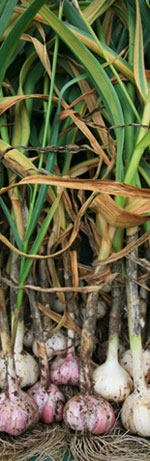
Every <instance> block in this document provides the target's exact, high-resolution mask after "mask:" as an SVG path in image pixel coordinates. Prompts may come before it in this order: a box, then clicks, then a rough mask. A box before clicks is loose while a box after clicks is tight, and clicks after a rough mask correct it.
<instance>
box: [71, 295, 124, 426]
mask: <svg viewBox="0 0 150 461" xmlns="http://www.w3.org/2000/svg"><path fill="white" fill-rule="evenodd" d="M97 301H98V293H90V294H89V295H88V299H87V305H86V314H85V318H84V323H83V328H82V334H81V350H80V394H79V395H77V396H74V397H73V398H72V399H70V400H69V401H68V402H67V404H66V405H65V407H64V421H65V423H66V425H67V426H69V427H70V428H71V429H73V430H76V431H78V432H81V433H85V432H91V433H92V434H102V433H104V432H108V431H109V430H110V429H111V427H112V426H113V424H114V421H115V416H114V412H113V409H112V407H111V405H110V404H109V403H108V402H107V401H106V400H103V399H102V398H100V397H97V396H94V395H93V394H92V386H91V379H90V378H91V370H90V358H91V355H92V350H93V337H94V332H95V322H96V315H95V312H96V304H97Z"/></svg>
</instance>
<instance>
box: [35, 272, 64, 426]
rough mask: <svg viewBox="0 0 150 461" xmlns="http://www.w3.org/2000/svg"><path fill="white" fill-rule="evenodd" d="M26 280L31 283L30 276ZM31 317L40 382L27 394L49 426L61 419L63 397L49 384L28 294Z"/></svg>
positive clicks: (38, 323) (37, 321)
mask: <svg viewBox="0 0 150 461" xmlns="http://www.w3.org/2000/svg"><path fill="white" fill-rule="evenodd" d="M28 279H29V280H30V281H31V283H32V278H31V275H30V277H28ZM28 296H29V301H30V307H31V312H32V317H33V321H34V331H35V339H36V342H37V348H38V356H39V363H40V372H41V376H40V381H38V382H37V383H36V384H34V386H32V387H31V388H30V389H29V390H28V394H29V395H30V396H31V397H32V398H33V400H34V401H35V402H36V404H37V405H38V410H39V418H40V419H41V420H42V421H43V422H45V423H47V424H49V423H52V422H53V421H54V420H56V421H61V420H62V418H63V407H64V400H65V399H64V396H63V394H62V393H61V392H60V391H59V389H58V387H57V386H54V385H52V384H50V382H49V368H48V358H47V354H46V348H45V343H44V338H43V330H42V323H41V318H40V313H39V310H38V307H37V303H36V300H35V296H34V293H33V292H32V291H31V290H29V292H28Z"/></svg>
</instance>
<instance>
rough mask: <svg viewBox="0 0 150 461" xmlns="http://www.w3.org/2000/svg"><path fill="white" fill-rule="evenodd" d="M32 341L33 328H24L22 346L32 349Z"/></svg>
mask: <svg viewBox="0 0 150 461" xmlns="http://www.w3.org/2000/svg"><path fill="white" fill-rule="evenodd" d="M33 341H34V334H33V328H30V329H29V328H25V331H24V337H23V344H24V346H26V347H32V344H33Z"/></svg>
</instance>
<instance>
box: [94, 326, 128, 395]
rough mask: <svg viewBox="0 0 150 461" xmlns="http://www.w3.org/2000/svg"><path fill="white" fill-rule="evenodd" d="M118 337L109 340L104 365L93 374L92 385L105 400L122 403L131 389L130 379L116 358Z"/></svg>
mask: <svg viewBox="0 0 150 461" xmlns="http://www.w3.org/2000/svg"><path fill="white" fill-rule="evenodd" d="M117 346H118V335H114V336H113V337H112V338H110V339H109V345H108V356H107V360H106V362H105V363H103V364H102V365H100V366H99V367H97V368H96V369H95V370H94V372H93V385H94V390H95V392H96V393H97V394H100V395H101V396H102V397H104V398H106V399H107V400H112V401H114V402H122V401H123V400H125V399H126V397H127V396H128V395H129V394H130V392H131V391H132V389H133V383H132V379H131V377H130V376H129V374H128V373H127V372H126V371H125V370H124V368H122V367H121V365H120V364H119V362H118V357H117Z"/></svg>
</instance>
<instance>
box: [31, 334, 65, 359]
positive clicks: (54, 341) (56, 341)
mask: <svg viewBox="0 0 150 461" xmlns="http://www.w3.org/2000/svg"><path fill="white" fill-rule="evenodd" d="M44 339H45V347H46V352H47V357H48V359H49V360H51V359H52V358H53V357H54V356H55V355H60V354H61V353H62V352H63V351H64V349H65V348H66V345H67V342H66V338H65V336H64V335H63V333H62V332H61V331H58V332H57V333H55V334H54V335H53V336H52V337H51V338H49V339H47V333H46V332H44ZM33 353H34V355H35V356H36V357H38V349H37V344H36V341H34V343H33Z"/></svg>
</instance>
